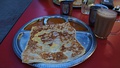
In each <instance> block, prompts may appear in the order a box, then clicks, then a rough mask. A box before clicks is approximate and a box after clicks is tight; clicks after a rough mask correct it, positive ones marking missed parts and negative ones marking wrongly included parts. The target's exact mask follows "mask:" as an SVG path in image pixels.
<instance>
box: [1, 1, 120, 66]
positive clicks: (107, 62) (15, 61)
mask: <svg viewBox="0 0 120 68" xmlns="http://www.w3.org/2000/svg"><path fill="white" fill-rule="evenodd" d="M115 1H117V0H115ZM119 2H120V1H119ZM96 3H99V0H97V2H96ZM54 14H60V7H59V6H57V5H55V4H53V2H52V0H33V1H32V3H31V4H30V5H29V7H28V8H27V9H26V11H25V12H24V13H23V14H22V16H21V17H20V18H19V20H18V21H17V23H16V24H15V25H14V27H13V28H12V29H11V31H10V32H9V33H8V35H7V36H6V38H5V39H4V40H3V42H2V43H1V44H0V68H32V67H31V66H29V65H27V64H23V63H22V62H21V60H20V59H19V58H18V57H17V56H16V55H15V53H14V51H13V49H12V44H13V38H14V35H15V34H16V32H17V31H18V30H19V29H20V28H21V27H22V26H23V25H24V24H25V23H27V22H28V21H30V20H31V19H33V18H36V17H41V16H46V15H54ZM72 16H73V17H76V18H78V19H80V20H82V21H84V22H85V23H86V24H87V25H88V15H83V14H81V11H80V9H79V8H78V9H73V13H72ZM117 28H119V26H118V27H115V29H113V31H114V30H116V29H117ZM119 40H120V34H117V35H109V36H108V38H107V39H106V40H101V39H97V48H96V50H95V52H94V53H93V55H92V56H91V57H90V58H88V59H87V60H86V61H84V62H83V63H81V64H79V65H77V66H75V67H73V68H120V53H119V52H120V49H119V48H120V41H119Z"/></svg>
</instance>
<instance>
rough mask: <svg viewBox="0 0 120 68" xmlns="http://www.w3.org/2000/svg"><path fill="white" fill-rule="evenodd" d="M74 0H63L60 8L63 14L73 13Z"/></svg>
mask: <svg viewBox="0 0 120 68" xmlns="http://www.w3.org/2000/svg"><path fill="white" fill-rule="evenodd" d="M73 1H74V0H61V2H60V8H61V14H62V15H72V10H73Z"/></svg>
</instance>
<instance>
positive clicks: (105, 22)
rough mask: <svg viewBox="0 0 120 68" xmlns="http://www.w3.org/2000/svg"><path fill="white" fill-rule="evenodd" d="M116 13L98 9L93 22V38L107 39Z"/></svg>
mask: <svg viewBox="0 0 120 68" xmlns="http://www.w3.org/2000/svg"><path fill="white" fill-rule="evenodd" d="M116 16H117V13H116V12H115V11H112V10H109V9H98V10H97V15H96V21H95V28H94V33H95V36H96V37H98V38H101V39H104V38H107V36H108V35H109V34H110V32H111V30H112V27H113V25H114V22H115V19H116Z"/></svg>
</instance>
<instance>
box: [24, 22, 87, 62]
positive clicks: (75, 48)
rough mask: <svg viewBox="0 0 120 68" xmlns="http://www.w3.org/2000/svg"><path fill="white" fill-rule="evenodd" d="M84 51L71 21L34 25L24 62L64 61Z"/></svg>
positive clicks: (74, 57) (25, 51)
mask: <svg viewBox="0 0 120 68" xmlns="http://www.w3.org/2000/svg"><path fill="white" fill-rule="evenodd" d="M84 53H85V49H84V47H83V46H82V45H81V44H80V43H79V42H78V41H77V40H76V30H75V29H74V28H73V27H72V26H71V25H70V24H69V23H62V24H52V25H45V26H33V27H32V29H31V34H30V39H29V41H28V43H27V45H26V48H25V50H24V51H23V52H22V62H23V63H37V62H43V63H62V62H68V61H72V60H74V59H76V58H78V57H80V56H82V55H83V54H84Z"/></svg>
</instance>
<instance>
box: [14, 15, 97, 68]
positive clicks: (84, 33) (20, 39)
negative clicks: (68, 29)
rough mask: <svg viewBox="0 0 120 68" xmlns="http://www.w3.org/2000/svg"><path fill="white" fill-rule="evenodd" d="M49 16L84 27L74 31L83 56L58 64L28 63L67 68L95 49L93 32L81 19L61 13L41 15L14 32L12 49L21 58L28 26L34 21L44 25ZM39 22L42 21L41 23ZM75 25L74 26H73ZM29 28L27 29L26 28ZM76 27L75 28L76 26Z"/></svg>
mask: <svg viewBox="0 0 120 68" xmlns="http://www.w3.org/2000/svg"><path fill="white" fill-rule="evenodd" d="M51 18H55V19H56V18H63V19H64V20H65V21H69V22H71V21H72V23H76V24H79V25H80V26H79V27H80V29H81V27H84V28H85V29H81V30H79V29H78V30H77V31H76V38H77V40H78V41H79V42H80V43H81V44H82V45H83V47H84V48H85V49H86V52H85V54H84V55H83V56H81V57H79V58H77V59H75V60H73V61H69V62H64V63H59V64H52V63H33V64H29V65H31V66H33V67H44V68H45V67H46V68H47V67H49V68H51V67H59V68H62V67H64V68H67V67H73V66H75V65H78V64H80V63H82V62H83V61H85V60H86V59H88V58H89V57H90V56H91V55H92V54H93V52H94V51H95V49H96V40H95V36H94V34H93V32H92V31H91V29H90V28H89V27H88V26H87V25H86V24H85V23H84V22H82V21H81V20H79V19H77V18H74V17H69V16H61V15H54V16H43V17H38V18H35V19H33V20H31V21H29V22H28V23H27V24H25V25H24V26H23V27H21V28H20V29H19V31H18V32H17V33H16V35H15V37H14V40H13V50H14V52H15V54H16V55H17V56H18V57H19V58H20V59H21V53H22V52H23V50H24V49H25V46H26V44H27V41H28V40H29V38H30V28H31V25H36V24H35V23H36V22H37V25H38V24H40V25H41V26H42V25H46V24H48V23H46V22H47V21H48V20H49V19H51ZM41 22H43V23H42V24H41ZM74 27H75V26H74ZM28 28H29V29H28ZM76 29H77V28H76Z"/></svg>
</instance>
